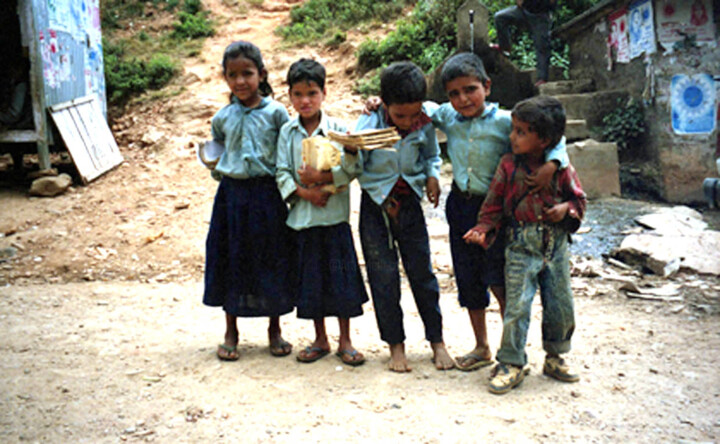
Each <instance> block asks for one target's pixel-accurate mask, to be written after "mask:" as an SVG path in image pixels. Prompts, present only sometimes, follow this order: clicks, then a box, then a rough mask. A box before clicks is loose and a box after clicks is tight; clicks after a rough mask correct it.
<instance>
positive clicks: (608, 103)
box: [555, 90, 628, 128]
mask: <svg viewBox="0 0 720 444" xmlns="http://www.w3.org/2000/svg"><path fill="white" fill-rule="evenodd" d="M555 98H557V99H558V100H559V101H560V102H561V103H562V104H563V106H564V107H565V113H566V115H567V118H568V120H574V119H585V120H586V121H587V124H588V127H590V128H593V127H596V126H601V125H602V119H603V117H604V116H605V115H606V114H607V113H609V112H610V111H612V110H614V109H616V108H617V107H618V102H619V101H624V100H627V99H628V93H627V91H625V90H610V91H598V92H592V93H583V94H561V95H557V96H555Z"/></svg>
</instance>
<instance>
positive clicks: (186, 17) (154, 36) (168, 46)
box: [100, 0, 214, 106]
mask: <svg viewBox="0 0 720 444" xmlns="http://www.w3.org/2000/svg"><path fill="white" fill-rule="evenodd" d="M100 6H101V8H100V10H101V11H102V15H101V20H102V27H103V34H104V38H103V56H104V61H105V84H106V89H107V97H108V103H109V104H110V105H111V106H121V105H123V104H125V103H127V102H128V101H129V100H130V99H132V98H133V97H136V96H138V95H140V94H143V93H145V92H146V91H148V90H157V89H160V88H163V87H164V86H165V85H167V84H168V83H169V82H170V81H171V80H172V79H173V77H174V76H175V75H176V74H177V73H178V71H179V69H178V67H179V66H180V64H181V59H182V58H184V57H190V56H193V55H197V54H198V53H199V51H200V48H201V47H202V38H204V37H207V36H210V35H212V34H213V33H214V29H213V28H214V23H213V22H212V21H211V20H210V19H209V12H208V11H204V10H202V2H201V0H101V5H100ZM168 14H170V16H171V18H175V19H176V20H175V21H173V22H172V27H166V28H165V29H160V30H153V28H152V27H151V26H145V25H146V24H147V25H150V24H151V23H152V22H153V21H157V19H158V18H159V17H166V18H167V16H168ZM128 23H132V24H130V25H128ZM128 29H130V30H132V29H137V32H134V33H133V32H130V33H127V32H125V31H127V30H128ZM119 30H123V37H116V35H117V34H119V32H118V31H119Z"/></svg>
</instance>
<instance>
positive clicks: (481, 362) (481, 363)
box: [455, 353, 493, 372]
mask: <svg viewBox="0 0 720 444" xmlns="http://www.w3.org/2000/svg"><path fill="white" fill-rule="evenodd" d="M471 359H473V360H474V361H475V362H473V363H472V364H470V365H463V363H464V362H466V361H469V360H471ZM492 363H493V361H492V360H491V359H485V358H483V357H482V356H480V355H477V354H475V353H468V354H466V355H464V356H459V357H457V358H455V367H457V369H458V370H460V371H463V372H472V371H475V370H477V369H480V368H483V367H487V366H488V365H492Z"/></svg>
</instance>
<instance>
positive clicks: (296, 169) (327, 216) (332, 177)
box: [276, 59, 368, 366]
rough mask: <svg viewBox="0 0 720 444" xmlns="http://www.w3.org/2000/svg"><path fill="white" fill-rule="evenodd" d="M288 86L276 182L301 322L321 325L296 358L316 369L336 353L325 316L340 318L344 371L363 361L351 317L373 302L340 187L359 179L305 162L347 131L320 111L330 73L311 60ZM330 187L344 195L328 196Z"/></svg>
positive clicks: (294, 71) (298, 65) (296, 68)
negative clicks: (290, 112)
mask: <svg viewBox="0 0 720 444" xmlns="http://www.w3.org/2000/svg"><path fill="white" fill-rule="evenodd" d="M287 83H288V85H289V87H290V102H291V103H292V105H293V107H294V108H295V110H296V111H297V112H298V114H299V115H298V117H297V118H295V119H293V120H291V121H289V122H288V123H286V124H285V125H284V126H283V127H282V128H281V130H280V136H279V138H278V154H277V175H276V180H277V184H278V188H279V189H280V194H281V195H282V197H283V199H285V200H286V202H288V203H289V204H290V213H289V215H288V219H287V225H288V226H289V227H290V228H292V229H293V230H294V233H295V240H296V243H295V244H296V251H295V264H294V267H293V268H294V270H295V271H296V274H297V283H296V285H295V289H296V301H297V302H296V305H297V315H298V317H299V318H302V319H312V320H313V321H314V323H315V341H314V342H313V343H312V344H311V345H309V346H307V347H306V348H305V349H304V350H302V351H300V353H298V355H297V360H298V361H300V362H304V363H310V362H315V361H317V360H318V359H320V358H322V357H324V356H326V355H327V354H328V353H329V352H330V343H329V341H328V337H327V332H326V330H325V317H328V316H336V317H337V318H338V321H339V324H340V339H339V342H338V348H337V352H336V355H337V356H338V358H339V359H340V360H341V361H342V362H343V363H344V364H347V365H351V366H357V365H360V364H362V363H363V362H365V357H364V356H363V354H362V353H360V352H358V351H357V350H356V349H355V348H354V347H353V345H352V341H351V340H350V318H352V317H356V316H360V315H361V314H362V313H363V310H362V304H363V303H365V302H367V300H368V297H367V293H366V292H365V283H364V282H363V279H362V276H361V274H360V268H359V266H358V261H357V255H356V253H355V246H354V244H353V239H352V233H351V230H350V225H349V223H348V221H349V219H350V194H349V190H348V188H347V187H343V188H339V187H342V186H343V185H347V184H348V183H349V182H350V181H351V180H352V179H353V178H354V176H353V174H352V173H353V172H352V171H350V172H348V171H345V170H344V169H343V168H342V166H336V167H334V168H332V170H330V171H317V170H314V169H312V168H309V167H308V168H306V167H305V166H304V165H303V155H302V142H303V139H305V138H306V137H313V136H327V133H328V131H337V132H343V133H344V132H346V131H347V128H346V126H345V125H344V124H343V123H342V122H340V121H338V120H335V119H333V118H331V117H329V116H327V115H326V114H325V113H323V112H322V110H321V106H322V102H323V99H324V98H325V68H323V66H322V65H321V64H320V63H318V62H316V61H314V60H309V59H300V60H298V61H297V62H295V63H293V64H292V65H291V66H290V69H289V70H288V75H287ZM338 151H342V149H341V148H338ZM346 164H347V162H346ZM326 183H332V184H334V185H335V186H336V187H338V189H339V190H341V191H338V192H337V193H336V194H330V193H329V192H327V191H325V188H324V185H325V184H326Z"/></svg>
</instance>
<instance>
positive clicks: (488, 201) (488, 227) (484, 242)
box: [463, 155, 512, 248]
mask: <svg viewBox="0 0 720 444" xmlns="http://www.w3.org/2000/svg"><path fill="white" fill-rule="evenodd" d="M506 156H507V155H506ZM503 159H505V157H503ZM509 177H510V176H509V175H508V173H507V171H506V170H505V168H504V162H503V160H501V161H500V164H499V165H498V167H497V169H496V170H495V176H493V180H492V182H491V183H490V188H489V190H488V194H487V197H485V201H484V202H483V204H482V207H481V208H480V212H479V213H478V222H477V225H475V226H474V227H472V228H471V229H470V230H468V231H467V233H465V235H464V236H463V239H464V240H465V242H467V243H469V244H478V245H480V246H482V247H483V248H488V247H489V246H490V245H491V244H492V243H493V242H494V241H495V238H496V237H497V235H498V234H499V232H500V228H501V227H502V222H503V203H504V200H505V194H506V192H507V191H509V190H510V188H509V186H508V183H507V180H508V178H509ZM511 216H512V215H511Z"/></svg>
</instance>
